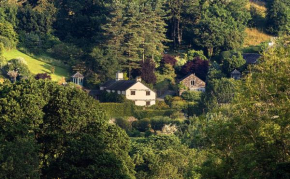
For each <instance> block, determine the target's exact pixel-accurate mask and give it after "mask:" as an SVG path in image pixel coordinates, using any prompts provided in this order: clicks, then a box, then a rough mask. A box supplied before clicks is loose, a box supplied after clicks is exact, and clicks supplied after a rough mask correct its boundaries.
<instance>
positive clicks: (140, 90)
mask: <svg viewBox="0 0 290 179" xmlns="http://www.w3.org/2000/svg"><path fill="white" fill-rule="evenodd" d="M131 91H135V95H131ZM146 91H150V95H148V96H147V95H146ZM126 98H127V99H129V100H132V101H135V105H137V106H145V105H146V101H150V105H153V104H155V100H156V93H155V92H154V91H152V90H151V89H149V88H148V87H146V86H145V85H143V84H142V83H140V82H137V83H136V84H134V85H133V86H131V87H130V88H129V89H128V90H126Z"/></svg>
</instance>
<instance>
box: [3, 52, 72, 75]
mask: <svg viewBox="0 0 290 179" xmlns="http://www.w3.org/2000/svg"><path fill="white" fill-rule="evenodd" d="M3 55H4V57H5V58H6V59H7V60H8V61H9V60H11V59H13V58H17V57H23V58H24V59H25V60H26V61H27V65H28V68H29V70H30V72H31V73H32V74H37V73H48V74H50V68H51V66H52V65H51V64H49V63H46V62H43V61H40V60H37V59H35V58H33V57H31V56H29V55H26V54H24V53H22V52H20V51H19V50H16V49H14V50H9V51H5V52H4V54H3ZM50 75H51V78H52V80H53V81H58V80H60V79H61V78H62V77H69V75H70V74H69V71H68V70H67V69H65V68H62V67H59V66H55V72H54V74H50Z"/></svg>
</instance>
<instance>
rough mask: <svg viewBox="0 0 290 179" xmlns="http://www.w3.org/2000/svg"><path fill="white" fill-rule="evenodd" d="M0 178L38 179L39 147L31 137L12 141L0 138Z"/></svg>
mask: <svg viewBox="0 0 290 179" xmlns="http://www.w3.org/2000/svg"><path fill="white" fill-rule="evenodd" d="M0 141H1V144H0V177H1V178H39V177H40V173H39V165H40V161H39V157H38V149H39V145H38V144H37V143H36V141H35V139H34V138H33V136H32V135H31V136H26V137H23V136H22V137H20V136H19V137H17V138H16V139H15V140H13V141H7V140H4V139H3V138H1V140H0Z"/></svg>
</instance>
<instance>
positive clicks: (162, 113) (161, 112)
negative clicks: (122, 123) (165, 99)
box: [134, 109, 174, 119]
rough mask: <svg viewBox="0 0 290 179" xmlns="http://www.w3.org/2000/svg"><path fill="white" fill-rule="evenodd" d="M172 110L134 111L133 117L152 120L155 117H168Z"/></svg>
mask: <svg viewBox="0 0 290 179" xmlns="http://www.w3.org/2000/svg"><path fill="white" fill-rule="evenodd" d="M173 112H174V110H172V109H168V110H151V109H148V110H135V112H134V117H136V118H137V119H144V118H152V117H155V116H170V115H171V114H172V113H173Z"/></svg>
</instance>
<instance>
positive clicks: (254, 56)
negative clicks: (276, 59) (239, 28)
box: [243, 53, 261, 64]
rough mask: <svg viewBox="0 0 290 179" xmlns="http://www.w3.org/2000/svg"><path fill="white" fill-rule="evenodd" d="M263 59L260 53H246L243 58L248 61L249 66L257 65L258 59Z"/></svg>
mask: <svg viewBox="0 0 290 179" xmlns="http://www.w3.org/2000/svg"><path fill="white" fill-rule="evenodd" d="M260 57H261V55H260V54H258V53H244V54H243V58H244V59H245V60H246V63H247V64H256V63H257V61H258V59H259V58H260Z"/></svg>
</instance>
